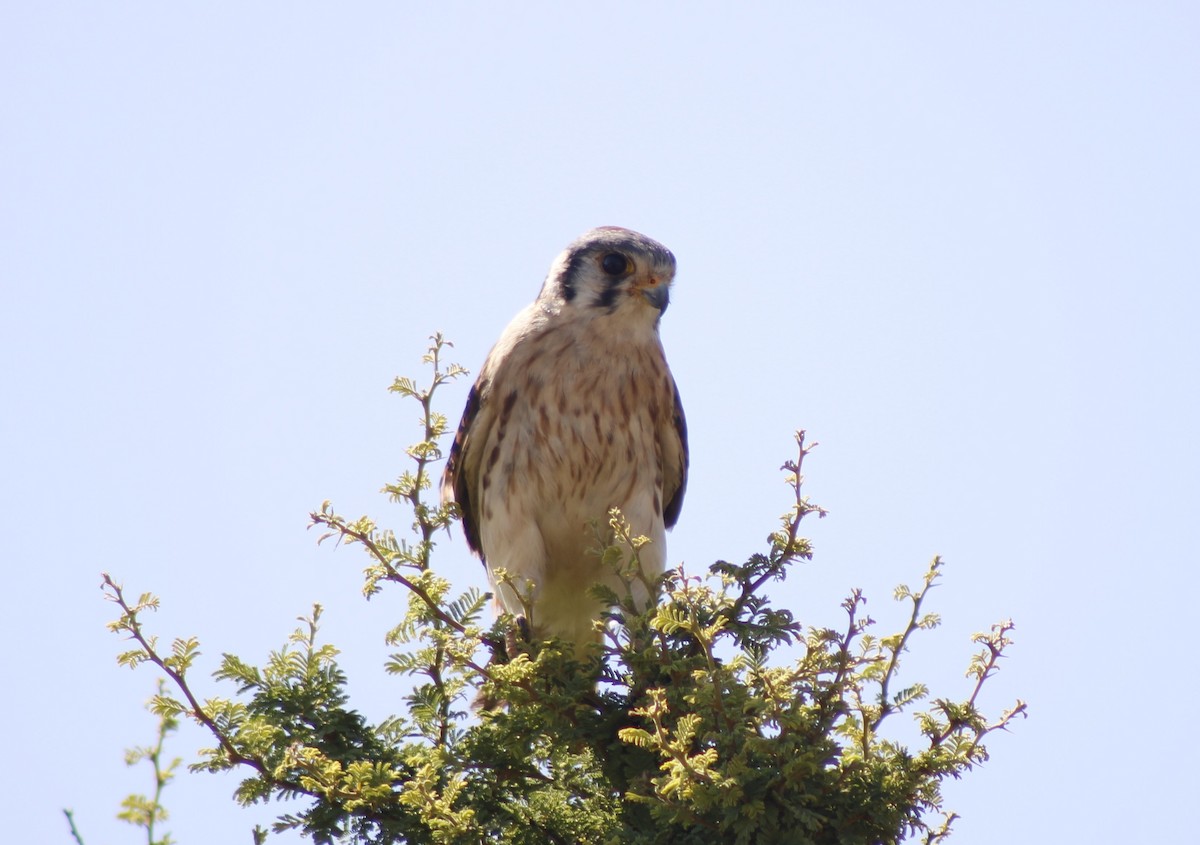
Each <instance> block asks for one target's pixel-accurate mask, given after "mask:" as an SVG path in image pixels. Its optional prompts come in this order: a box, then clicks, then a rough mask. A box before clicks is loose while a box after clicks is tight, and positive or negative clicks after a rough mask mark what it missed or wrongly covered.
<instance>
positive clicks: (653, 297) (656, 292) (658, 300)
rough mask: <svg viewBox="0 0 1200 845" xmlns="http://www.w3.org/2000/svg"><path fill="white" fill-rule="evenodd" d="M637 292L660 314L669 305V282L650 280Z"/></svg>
mask: <svg viewBox="0 0 1200 845" xmlns="http://www.w3.org/2000/svg"><path fill="white" fill-rule="evenodd" d="M638 292H639V293H641V295H642V296H644V297H645V298H646V301H647V302H649V303H650V304H651V305H653V306H654V307H655V308H657V309H658V313H660V314H661V313H662V312H664V311H666V310H667V306H668V305H669V304H670V303H671V285H670V283H669V282H665V281H659V280H658V279H656V278H651V279H650V281H649V283H648V284H646V285H644V286H639V287H638Z"/></svg>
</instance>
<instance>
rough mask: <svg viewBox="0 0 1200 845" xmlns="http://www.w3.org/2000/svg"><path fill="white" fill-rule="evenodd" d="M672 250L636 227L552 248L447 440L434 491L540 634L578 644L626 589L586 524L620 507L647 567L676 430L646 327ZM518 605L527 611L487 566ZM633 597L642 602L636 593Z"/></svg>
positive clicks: (672, 502) (679, 500) (681, 425)
mask: <svg viewBox="0 0 1200 845" xmlns="http://www.w3.org/2000/svg"><path fill="white" fill-rule="evenodd" d="M674 277H675V256H674V255H672V254H671V252H670V250H668V249H667V248H666V247H664V246H663V245H662V244H660V243H658V242H657V241H654V240H651V239H650V238H648V237H646V236H645V235H642V234H639V233H637V232H633V231H630V230H629V229H622V228H619V227H616V226H605V227H601V228H598V229H592V230H591V231H589V232H586V233H585V234H583V235H582V236H580V237H579V238H578V239H577V240H576V241H574V242H573V243H572V244H571V245H570V246H568V247H567V248H566V249H565V250H564V251H563V252H562V253H561V254H560V255H559V256H558V258H557V259H555V261H554V263H553V264H552V265H551V267H550V273H549V274H548V275H547V276H546V280H545V282H544V283H543V285H542V289H541V292H540V293H539V294H538V297H537V299H536V300H535V301H534V302H533V303H532V304H531V305H530V306H529V307H527V308H526V309H525V310H523V311H521V312H520V313H519V314H518V315H517V316H516V317H515V318H513V321H512V322H511V323H509V325H508V328H507V329H505V330H504V333H503V334H502V335H501V336H500V340H499V341H497V343H496V345H495V346H494V347H493V348H492V351H491V352H490V353H489V354H488V357H487V360H486V361H485V362H484V365H483V369H482V370H481V371H480V373H479V378H478V380H477V381H476V382H475V386H474V387H472V388H471V392H470V394H469V395H468V396H467V405H466V410H465V411H464V412H463V417H462V422H461V424H460V425H459V428H458V434H457V435H456V436H455V438H454V445H453V446H452V447H451V450H450V456H449V459H448V460H447V463H446V471H445V474H444V476H443V479H442V496H443V499H445V500H447V501H448V500H450V499H453V500H455V501H457V503H458V506H459V511H460V513H461V515H462V525H463V531H464V533H465V534H466V538H467V543H468V545H469V546H470V547H471V550H472V551H473V552H475V553H476V554H477V555H479V557H480V558H481V559H482V560H483V564H484V566H485V567H486V568H487V570H488V573H489V576H492V573H493V571H494V570H495V569H500V568H503V569H505V570H507V571H508V572H509V573H510V575H511V576H512V580H513V581H514V583H515V584H516V585H518V586H520V587H521V588H522V590H523V589H524V585H525V584H526V583H532V585H533V587H532V591H531V592H530V594H529V596H530V597H531V598H532V602H531V603H530V608H529V610H530V613H529V616H530V617H531V618H529V619H527V622H528V623H529V625H530V626H531V627H532V629H533V631H534V633H536V634H538V635H539V636H547V637H549V636H559V637H562V638H564V639H566V640H570V641H571V642H573V643H575V644H576V646H577V647H581V646H582V645H583V644H585V643H587V642H591V641H594V640H595V638H596V634H595V630H594V626H593V621H594V620H596V619H598V618H600V613H601V612H602V610H603V606H602V605H601V603H600V602H598V601H597V600H596V599H594V598H592V597H591V596H590V595H589V592H590V590H589V588H590V587H591V586H592V585H593V584H595V583H606V584H608V585H609V586H611V587H612V588H613V589H614V590H615V591H616V592H617V594H618V595H622V594H623V588H622V587H621V586H620V582H619V580H618V578H617V577H616V574H615V573H614V572H613V571H612V570H611V569H610V568H608V567H605V566H604V565H603V564H602V563H601V561H600V557H599V555H598V554H597V551H596V546H597V543H596V536H595V531H594V528H593V526H594V525H595V524H596V523H597V522H598V523H599V524H600V525H602V526H603V525H605V524H606V523H607V519H608V512H609V509H610V508H613V507H617V508H620V509H621V512H622V514H623V515H624V516H625V519H626V520H628V522H629V525H630V527H631V529H632V531H633V534H634V536H638V535H642V536H645V537H648V538H649V539H650V543H649V544H648V545H647V546H644V547H642V549H641V552H640V560H641V564H642V568H643V570H644V571H645V572H646V573H647V574H648V575H649V576H650V577H654V576H656V575H658V574H660V573H661V572H662V571H663V568H664V565H665V562H666V548H665V530H666V529H667V528H670V527H672V526H673V525H674V524H675V522H676V520H677V519H678V518H679V510H680V507H681V506H682V504H683V492H684V488H685V486H686V484H687V471H688V448H687V427H686V424H685V422H684V416H683V408H682V406H681V405H680V402H679V391H678V389H677V388H676V386H675V379H674V378H673V377H672V375H671V371H670V369H669V368H668V367H667V360H666V357H665V355H664V353H663V347H662V342H661V341H660V340H659V336H658V323H659V318H660V317H661V316H662V313H663V311H665V310H666V308H667V302H668V292H669V289H670V286H671V282H672V280H673V279H674ZM491 580H492V584H493V588H494V589H495V592H496V595H497V597H498V599H499V601H500V603H501V604H502V605H503V607H504V608H505V609H507V610H508V611H509V612H510V613H512V614H514V615H515V616H518V617H520V616H523V615H525V610H524V607H523V605H522V603H521V601H520V599H519V598H518V596H517V595H516V594H514V592H513V589H512V587H511V586H507V585H499V584H497V583H496V581H495V578H494V576H492V577H491ZM634 595H635V597H636V598H638V599H639V600H640V601H645V600H646V599H647V598H648V596H647V595H646V594H645V590H644V589H642V590H641V594H640V595H639V594H638V592H637V591H635V593H634Z"/></svg>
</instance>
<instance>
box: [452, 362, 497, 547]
mask: <svg viewBox="0 0 1200 845" xmlns="http://www.w3.org/2000/svg"><path fill="white" fill-rule="evenodd" d="M485 387H486V382H485V381H484V379H483V378H480V379H479V380H478V381H476V382H475V384H474V385H472V387H471V392H470V393H468V394H467V406H466V407H465V408H464V409H463V415H462V422H460V423H459V424H458V432H457V433H456V434H455V435H454V444H453V445H452V446H451V447H450V457H449V458H447V459H446V471H445V472H444V473H443V474H442V501H443V502H445V501H449V500H451V499H452V500H454V501H455V502H458V509H459V513H460V514H461V516H462V528H463V534H464V535H466V538H467V545H468V546H469V547H470V548H471V551H473V552H475V554H477V555H479V556H481V557H482V556H483V547H482V546H481V545H480V542H479V504H478V503H477V502H475V501H474V498H473V497H472V495H471V493H472V489H471V488H472V486H473V485H472V483H471V479H470V477H469V476H470V473H468V472H467V471H466V464H467V449H468V447H469V440H470V439H471V438H470V434H471V427H472V424H473V423H474V422H475V419H476V417H477V416H478V414H479V410H480V408H481V407H482V406H483V399H482V396H483V391H484V389H485Z"/></svg>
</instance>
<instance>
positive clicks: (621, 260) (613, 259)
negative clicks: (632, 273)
mask: <svg viewBox="0 0 1200 845" xmlns="http://www.w3.org/2000/svg"><path fill="white" fill-rule="evenodd" d="M600 267H601V269H603V270H604V272H605V273H607V274H608V275H610V276H620V275H621V274H622V273H624V272H626V271H627V270H628V269H629V259H628V258H626V257H625V256H624V255H621V253H619V252H610V253H609V254H608V255H606V256H604V258H602V259H600Z"/></svg>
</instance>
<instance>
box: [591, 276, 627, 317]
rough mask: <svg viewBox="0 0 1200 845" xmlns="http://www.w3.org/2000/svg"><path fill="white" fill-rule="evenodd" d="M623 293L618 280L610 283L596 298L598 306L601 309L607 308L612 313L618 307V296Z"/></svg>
mask: <svg viewBox="0 0 1200 845" xmlns="http://www.w3.org/2000/svg"><path fill="white" fill-rule="evenodd" d="M620 292H621V284H620V282H619V281H617V280H616V279H613V280H612V281H610V282H609V283H608V287H606V288H605V289H604V291H603V292H602V293H601V294H600V296H598V297H596V305H598V306H599V307H600V308H607V309H609V310H610V311H611V310H612V309H613V308H615V307H616V305H617V294H619V293H620Z"/></svg>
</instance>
